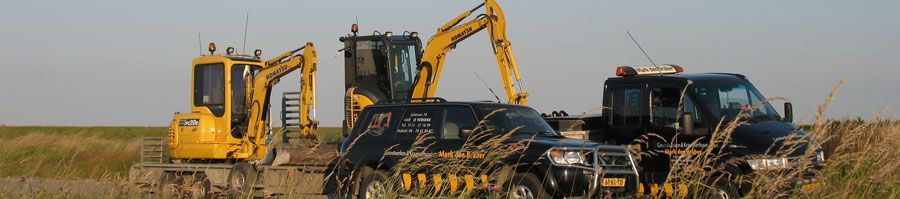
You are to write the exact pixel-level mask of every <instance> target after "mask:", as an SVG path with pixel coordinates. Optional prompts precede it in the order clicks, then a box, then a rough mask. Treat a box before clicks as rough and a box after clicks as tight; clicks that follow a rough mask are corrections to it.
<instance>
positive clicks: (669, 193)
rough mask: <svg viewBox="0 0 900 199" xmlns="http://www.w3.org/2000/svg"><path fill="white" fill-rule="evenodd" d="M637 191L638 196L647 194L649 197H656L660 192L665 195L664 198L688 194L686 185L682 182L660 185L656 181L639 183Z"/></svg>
mask: <svg viewBox="0 0 900 199" xmlns="http://www.w3.org/2000/svg"><path fill="white" fill-rule="evenodd" d="M637 193H638V195H640V196H649V197H650V198H656V197H658V196H660V194H663V195H662V196H665V197H666V198H673V197H677V198H686V197H687V195H688V186H687V185H686V184H682V183H678V184H671V183H667V184H663V185H662V187H660V186H659V184H657V183H639V184H638V187H637Z"/></svg>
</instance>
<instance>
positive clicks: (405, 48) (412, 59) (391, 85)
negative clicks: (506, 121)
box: [340, 0, 528, 133]
mask: <svg viewBox="0 0 900 199" xmlns="http://www.w3.org/2000/svg"><path fill="white" fill-rule="evenodd" d="M480 8H484V11H485V12H484V13H483V14H478V15H476V16H475V17H473V18H472V19H471V20H469V21H465V22H463V21H464V20H466V19H467V18H470V17H471V16H472V14H473V13H474V12H475V11H477V10H478V9H480ZM484 29H487V30H488V33H489V34H490V35H489V36H490V43H491V47H492V49H493V51H494V56H495V57H496V59H497V67H498V70H499V71H500V78H501V80H502V81H501V82H502V83H503V88H504V89H505V90H506V92H505V94H506V97H507V101H506V102H507V103H512V104H523V105H524V104H526V103H527V102H528V100H527V97H528V93H527V92H525V91H524V88H523V87H522V84H521V80H522V77H521V75H520V74H519V68H518V66H517V65H516V61H515V56H514V54H513V51H512V47H511V44H510V41H509V39H508V38H507V36H506V17H505V15H504V14H503V10H502V9H501V8H500V5H499V4H497V2H496V1H494V0H485V1H484V3H482V4H480V5H478V6H476V7H475V8H473V9H470V10H467V11H466V12H463V13H462V14H460V15H459V16H457V17H455V18H453V19H452V20H450V21H449V22H447V23H445V24H444V25H442V26H441V27H439V28H438V29H437V31H436V32H435V34H434V36H432V37H431V39H430V40H429V41H428V45H427V46H426V47H425V50H424V51H422V50H421V49H422V42H421V40H420V39H419V36H418V35H419V34H418V33H417V32H404V33H403V34H401V35H394V34H393V32H384V33H380V32H378V31H375V32H374V33H373V34H372V35H363V36H360V35H357V33H358V30H359V28H358V25H357V24H353V26H352V27H351V32H352V34H351V35H347V36H345V37H341V38H340V41H341V42H344V48H343V49H341V51H342V52H343V53H344V58H345V59H344V60H345V62H344V66H345V68H344V71H345V78H344V79H345V82H344V86H345V95H344V96H345V98H344V99H345V103H344V111H345V112H344V116H345V118H344V132H345V133H346V132H347V131H348V130H349V129H352V128H353V124H354V123H355V122H356V119H357V115H358V114H359V112H360V111H362V108H364V107H366V106H368V105H371V104H374V103H377V102H378V101H383V100H402V99H409V100H413V101H421V99H426V98H431V97H433V96H434V92H435V90H436V89H437V85H438V80H439V79H440V77H441V70H443V68H444V60H445V59H446V58H447V53H449V52H450V50H453V49H454V48H455V47H456V44H458V43H459V42H461V41H462V40H465V39H466V38H468V37H470V36H472V35H474V34H476V33H478V32H480V31H481V30H484ZM516 87H518V88H516Z"/></svg>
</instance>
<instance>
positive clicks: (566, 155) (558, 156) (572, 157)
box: [549, 149, 587, 165]
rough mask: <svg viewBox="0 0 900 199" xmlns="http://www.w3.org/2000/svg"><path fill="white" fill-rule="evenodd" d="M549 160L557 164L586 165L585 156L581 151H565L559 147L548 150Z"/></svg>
mask: <svg viewBox="0 0 900 199" xmlns="http://www.w3.org/2000/svg"><path fill="white" fill-rule="evenodd" d="M549 156H550V161H553V163H554V164H559V165H587V158H585V157H584V153H582V152H581V151H566V150H561V149H551V150H550V151H549Z"/></svg>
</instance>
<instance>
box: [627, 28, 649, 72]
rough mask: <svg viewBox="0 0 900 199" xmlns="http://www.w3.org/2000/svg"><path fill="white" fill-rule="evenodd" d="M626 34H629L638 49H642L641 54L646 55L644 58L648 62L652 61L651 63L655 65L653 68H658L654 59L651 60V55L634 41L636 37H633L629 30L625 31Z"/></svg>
mask: <svg viewBox="0 0 900 199" xmlns="http://www.w3.org/2000/svg"><path fill="white" fill-rule="evenodd" d="M625 34H628V37H631V41H634V45H637V47H638V49H641V52H642V53H644V57H647V60H650V63H651V64H653V66H656V63H654V62H653V59H650V55H647V51H644V48H643V47H641V44H638V42H637V39H634V36H631V33H630V32H628V31H627V30H626V31H625Z"/></svg>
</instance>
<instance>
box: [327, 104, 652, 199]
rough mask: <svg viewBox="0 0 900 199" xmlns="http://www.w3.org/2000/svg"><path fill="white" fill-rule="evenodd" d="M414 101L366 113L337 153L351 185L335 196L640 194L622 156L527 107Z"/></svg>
mask: <svg viewBox="0 0 900 199" xmlns="http://www.w3.org/2000/svg"><path fill="white" fill-rule="evenodd" d="M420 100H423V101H425V102H416V103H410V102H409V100H400V101H382V102H379V103H377V104H375V105H371V106H367V107H366V108H365V109H364V110H363V112H362V113H361V114H360V117H359V120H358V123H357V125H355V126H354V128H353V129H352V131H351V132H350V135H349V136H348V138H346V139H345V141H344V142H343V144H342V146H341V147H340V152H341V153H342V154H344V155H343V156H341V157H340V159H339V160H338V161H337V163H336V165H335V174H336V176H337V178H335V179H348V180H347V181H346V182H343V184H345V185H344V186H340V185H338V186H336V187H342V188H334V189H337V190H338V191H339V192H338V193H341V192H342V193H343V194H341V195H344V196H348V197H351V198H384V197H386V198H396V197H399V196H397V195H407V196H412V197H435V196H437V197H463V198H471V197H496V196H498V195H499V196H500V197H510V198H551V197H552V198H561V197H568V198H572V197H576V198H577V197H583V198H598V197H629V196H632V195H633V194H634V191H635V190H636V189H637V186H638V183H637V170H636V168H635V165H634V159H633V157H632V155H631V152H629V149H627V148H625V147H621V146H614V145H601V144H599V143H596V142H592V141H588V140H577V139H567V138H565V137H563V136H561V135H560V134H558V133H557V132H556V131H554V130H553V129H552V128H551V127H550V126H549V125H548V124H547V122H545V121H544V120H543V119H542V118H541V116H540V114H539V113H538V112H537V111H535V110H534V109H532V108H529V107H526V106H519V105H510V104H499V103H490V102H447V101H446V100H443V99H441V98H430V99H420ZM498 144H499V145H500V146H497V145H498ZM486 146H488V147H486ZM489 146H493V147H489ZM508 146H520V147H521V148H519V147H508ZM497 155H499V157H492V156H497ZM453 165H462V166H464V167H452V166H453ZM335 184H341V183H335ZM461 194H462V195H461Z"/></svg>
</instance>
